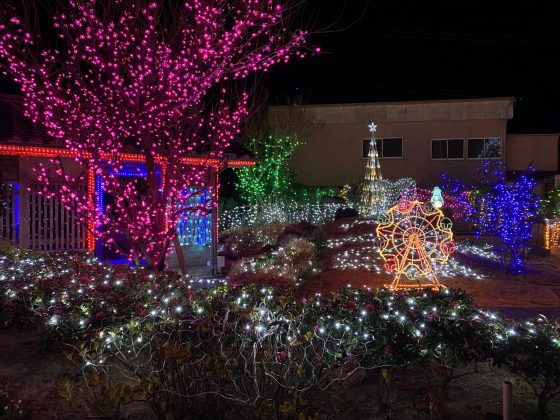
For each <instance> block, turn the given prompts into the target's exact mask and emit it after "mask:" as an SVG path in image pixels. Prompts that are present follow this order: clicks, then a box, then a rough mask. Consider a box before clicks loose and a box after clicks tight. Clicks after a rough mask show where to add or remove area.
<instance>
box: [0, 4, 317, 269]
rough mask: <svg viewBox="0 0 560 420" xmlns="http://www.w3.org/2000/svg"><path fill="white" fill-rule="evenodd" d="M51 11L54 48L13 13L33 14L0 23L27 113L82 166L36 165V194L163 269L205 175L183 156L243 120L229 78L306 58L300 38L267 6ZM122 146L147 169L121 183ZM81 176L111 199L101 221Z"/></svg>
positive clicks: (216, 142)
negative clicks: (193, 190)
mask: <svg viewBox="0 0 560 420" xmlns="http://www.w3.org/2000/svg"><path fill="white" fill-rule="evenodd" d="M56 4H57V6H56V7H57V8H56V12H54V13H53V15H54V18H53V20H52V24H53V25H54V29H55V34H56V38H57V39H56V42H55V43H52V42H51V43H50V44H49V43H48V42H47V41H46V40H45V39H48V38H49V37H50V38H52V34H51V33H50V32H47V33H46V34H44V35H45V36H44V37H41V36H39V34H37V33H33V31H32V30H31V28H34V27H38V26H39V25H37V22H34V21H33V20H32V19H31V20H30V19H28V18H25V19H24V18H23V17H24V16H26V17H28V16H30V15H33V14H32V13H27V12H29V10H32V9H29V8H28V9H27V10H26V9H25V8H24V9H23V12H22V13H18V10H17V7H15V6H14V7H13V8H12V9H10V11H9V12H7V14H6V15H5V16H4V18H3V20H2V21H0V58H1V59H2V64H3V68H4V70H5V72H6V74H9V75H11V77H12V78H13V80H14V81H16V82H17V83H18V84H19V86H20V87H21V91H22V93H23V95H24V100H25V111H26V114H27V115H28V116H29V117H30V118H31V119H32V120H33V121H35V122H38V123H41V124H43V125H44V126H45V127H46V128H47V130H48V133H49V134H50V135H51V136H53V137H54V138H56V139H58V140H60V141H61V142H62V143H63V144H64V146H65V147H66V148H68V149H71V150H72V151H75V152H76V158H75V160H76V162H78V164H79V165H80V167H81V168H82V169H83V173H82V174H81V175H72V174H71V173H69V172H68V171H66V170H65V168H64V167H63V164H62V162H61V161H59V160H54V161H53V162H52V163H53V165H52V167H49V168H47V167H45V166H40V167H38V168H37V171H38V176H37V180H38V183H39V185H40V190H41V192H42V193H43V194H45V195H47V196H51V195H54V194H57V195H58V196H59V198H60V199H61V200H62V202H63V203H65V205H66V206H67V208H72V209H74V210H75V211H76V212H77V213H78V215H79V216H80V218H81V221H83V222H84V223H86V222H87V221H92V220H93V221H94V224H93V226H95V227H96V228H95V229H94V230H95V234H96V235H97V237H100V238H102V239H104V240H105V241H106V242H108V243H110V242H111V241H113V238H114V237H115V236H116V235H125V236H126V237H127V238H128V241H129V242H130V244H132V247H131V250H130V255H129V257H130V258H134V259H136V260H139V259H140V258H144V259H145V260H146V262H147V265H150V266H156V267H162V264H163V261H164V260H165V256H166V253H167V252H168V250H169V245H170V242H171V241H173V242H175V243H176V244H177V241H176V233H175V226H176V223H177V219H178V217H180V215H181V212H182V211H184V209H185V208H186V206H187V200H188V198H189V194H187V193H185V191H187V189H188V188H189V187H203V186H208V185H209V178H210V174H209V171H208V168H207V167H205V166H196V165H188V164H187V162H188V157H190V156H193V155H204V156H208V157H212V158H218V159H221V158H222V157H223V153H224V150H225V149H226V148H227V147H228V145H229V144H230V143H231V142H232V141H233V140H234V138H235V136H236V134H238V133H239V130H240V126H241V124H242V122H243V120H244V119H245V117H246V116H247V114H248V95H247V93H245V92H241V93H237V94H234V92H237V90H236V89H234V88H233V87H234V85H233V83H234V82H235V81H236V80H241V79H245V78H247V76H249V75H250V74H251V73H252V72H255V71H259V70H262V71H267V70H268V69H269V68H270V67H271V66H272V65H274V64H277V63H283V62H287V61H288V60H289V59H290V57H292V56H294V55H295V56H299V57H304V56H305V55H306V53H307V52H306V51H305V50H304V39H305V36H306V33H305V32H303V31H297V32H290V31H288V30H287V29H286V27H285V24H284V20H285V17H286V16H285V13H284V11H283V8H282V6H281V4H279V3H278V2H277V1H275V0H185V1H184V2H183V3H181V2H177V3H175V2H173V1H166V0H134V1H131V0H66V1H65V0H59V1H58V2H57V3H56ZM31 7H33V6H31ZM20 12H21V10H20ZM47 44H49V45H56V47H48V46H47ZM131 151H134V152H136V153H141V154H142V155H143V161H144V164H145V169H146V173H145V174H143V175H142V176H141V177H140V178H135V179H133V180H131V181H123V180H122V179H121V178H119V177H118V176H117V175H116V174H117V173H119V171H121V170H122V168H123V163H122V162H123V153H126V152H131ZM88 171H89V173H90V174H95V176H97V177H99V179H101V181H102V183H103V189H104V191H105V192H106V193H108V194H110V195H111V196H113V197H114V198H115V200H114V204H112V205H111V206H107V208H106V209H105V210H106V211H105V212H104V214H98V212H96V208H95V205H94V204H93V203H95V202H96V198H97V197H92V196H88V195H87V194H85V193H84V192H83V190H84V189H83V183H84V182H86V179H87V174H88ZM57 177H58V178H59V179H58V181H62V182H61V186H60V187H59V188H56V190H55V189H54V188H53V178H57ZM138 180H142V181H140V183H141V184H144V185H143V186H142V187H140V185H139V181H138ZM90 182H91V181H90ZM214 193H215V192H214ZM199 210H200V211H205V209H204V208H201V209H199Z"/></svg>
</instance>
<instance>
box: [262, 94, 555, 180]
mask: <svg viewBox="0 0 560 420" xmlns="http://www.w3.org/2000/svg"><path fill="white" fill-rule="evenodd" d="M513 105H514V98H512V97H505V98H487V99H466V100H465V99H460V100H441V101H439V100H438V101H419V102H384V103H364V104H341V105H304V106H297V107H294V106H273V107H270V109H269V119H270V122H271V124H272V125H273V126H277V127H286V126H288V127H289V130H291V131H293V132H295V133H297V134H298V135H299V136H300V137H301V139H302V140H303V141H304V142H305V144H303V145H302V146H300V147H299V148H298V149H297V150H296V151H295V153H294V155H293V157H292V159H291V161H290V166H291V167H292V169H294V170H295V171H296V173H297V181H298V182H300V183H302V184H306V185H315V186H319V185H321V186H340V185H343V184H346V183H354V182H358V181H360V180H362V179H363V177H364V168H365V164H366V156H367V150H368V144H369V140H370V132H369V131H368V124H370V123H371V122H372V121H375V123H376V124H377V131H376V138H377V144H378V149H379V154H380V163H381V171H382V174H383V177H384V178H389V179H396V178H401V177H411V178H413V179H415V180H416V181H417V183H418V185H422V186H427V187H429V186H433V185H436V184H438V183H441V178H440V172H445V173H446V174H448V175H451V176H454V177H458V178H459V179H461V180H462V181H464V182H471V181H473V180H474V178H475V171H476V168H478V167H479V166H480V164H481V160H483V159H485V158H486V159H495V160H500V161H502V162H503V163H504V164H505V165H506V168H507V169H508V170H521V169H525V168H526V167H527V165H528V164H530V163H532V164H533V165H534V166H535V167H536V169H537V170H538V171H542V172H543V173H547V174H549V175H551V176H553V175H554V174H555V173H556V172H557V171H558V134H547V135H533V134H523V135H521V134H508V133H507V122H508V120H510V119H511V118H513ZM296 114H297V118H294V115H296ZM292 122H294V123H292ZM552 179H553V178H552ZM551 182H553V181H551Z"/></svg>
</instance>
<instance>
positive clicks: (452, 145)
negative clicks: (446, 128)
mask: <svg viewBox="0 0 560 420" xmlns="http://www.w3.org/2000/svg"><path fill="white" fill-rule="evenodd" d="M447 158H448V159H462V158H463V139H451V140H447Z"/></svg>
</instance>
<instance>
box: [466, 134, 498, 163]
mask: <svg viewBox="0 0 560 420" xmlns="http://www.w3.org/2000/svg"><path fill="white" fill-rule="evenodd" d="M467 148H468V158H469V159H499V158H501V157H502V139H501V138H500V137H488V138H483V139H469V143H468V147H467Z"/></svg>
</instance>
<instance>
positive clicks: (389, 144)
mask: <svg viewBox="0 0 560 420" xmlns="http://www.w3.org/2000/svg"><path fill="white" fill-rule="evenodd" d="M402 155H403V153H402V139H383V155H382V156H383V157H402Z"/></svg>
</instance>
